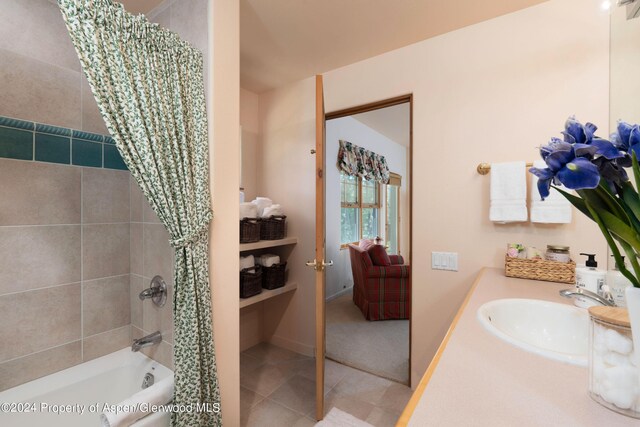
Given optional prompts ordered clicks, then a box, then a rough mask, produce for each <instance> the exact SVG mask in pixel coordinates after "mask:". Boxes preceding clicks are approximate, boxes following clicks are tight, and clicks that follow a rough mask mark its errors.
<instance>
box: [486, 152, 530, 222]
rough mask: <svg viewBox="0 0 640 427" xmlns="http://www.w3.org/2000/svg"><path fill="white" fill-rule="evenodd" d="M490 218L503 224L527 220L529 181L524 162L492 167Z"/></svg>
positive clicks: (494, 164) (498, 164)
mask: <svg viewBox="0 0 640 427" xmlns="http://www.w3.org/2000/svg"><path fill="white" fill-rule="evenodd" d="M489 218H490V219H491V221H493V222H498V223H501V224H505V223H508V222H523V221H526V220H527V179H526V176H525V163H524V162H511V163H493V164H492V165H491V207H490V208H489Z"/></svg>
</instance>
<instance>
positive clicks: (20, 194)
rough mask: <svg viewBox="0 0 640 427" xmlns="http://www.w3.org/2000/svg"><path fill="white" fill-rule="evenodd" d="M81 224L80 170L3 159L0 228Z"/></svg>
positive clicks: (0, 163)
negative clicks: (0, 226)
mask: <svg viewBox="0 0 640 427" xmlns="http://www.w3.org/2000/svg"><path fill="white" fill-rule="evenodd" d="M79 223H80V169H79V168H74V167H70V166H62V165H55V164H51V163H39V162H25V161H21V160H10V159H0V225H25V224H31V225H36V224H79Z"/></svg>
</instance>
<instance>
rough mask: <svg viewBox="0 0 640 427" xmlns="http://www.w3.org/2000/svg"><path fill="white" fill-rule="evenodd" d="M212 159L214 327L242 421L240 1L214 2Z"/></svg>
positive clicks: (230, 404)
mask: <svg viewBox="0 0 640 427" xmlns="http://www.w3.org/2000/svg"><path fill="white" fill-rule="evenodd" d="M208 17H209V29H210V31H209V49H210V51H211V55H210V56H209V60H208V62H209V66H210V72H209V74H208V76H209V92H208V98H209V109H208V120H209V147H210V149H209V159H210V160H209V162H210V167H211V184H210V188H211V196H212V199H213V213H214V218H213V222H212V227H211V233H210V239H211V240H210V245H209V250H210V261H209V267H210V273H209V275H210V276H209V277H210V279H211V291H212V310H213V333H214V337H215V341H216V363H217V367H218V379H219V381H220V395H221V399H222V416H223V419H222V421H223V424H224V425H225V426H238V425H240V338H239V336H240V330H239V323H240V315H239V312H240V298H239V290H238V280H239V276H238V271H239V267H240V266H239V256H238V254H239V251H240V243H239V239H238V236H239V235H240V229H239V226H240V225H239V221H238V188H239V186H240V132H239V129H240V105H239V98H240V97H239V93H240V7H239V4H238V2H235V1H213V2H209V13H208Z"/></svg>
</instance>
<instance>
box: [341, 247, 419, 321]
mask: <svg viewBox="0 0 640 427" xmlns="http://www.w3.org/2000/svg"><path fill="white" fill-rule="evenodd" d="M349 256H350V257H351V271H352V273H353V302H354V303H355V304H356V305H357V306H358V308H360V311H362V314H363V315H364V317H365V318H366V319H367V320H390V319H408V318H409V316H410V315H411V268H410V266H408V265H402V264H403V263H404V259H403V258H402V256H400V255H390V256H389V258H390V259H391V265H389V266H377V265H373V262H372V261H371V257H370V256H369V253H368V252H367V251H366V250H365V249H363V248H361V247H359V246H357V245H349Z"/></svg>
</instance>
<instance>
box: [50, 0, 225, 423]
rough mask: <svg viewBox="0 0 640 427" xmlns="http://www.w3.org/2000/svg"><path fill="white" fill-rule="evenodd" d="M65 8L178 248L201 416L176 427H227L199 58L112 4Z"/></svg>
mask: <svg viewBox="0 0 640 427" xmlns="http://www.w3.org/2000/svg"><path fill="white" fill-rule="evenodd" d="M58 5H59V6H60V9H61V11H62V15H63V17H64V20H65V22H66V25H67V29H68V30H69V34H70V35H71V39H72V40H73V44H74V45H75V48H76V51H77V53H78V57H79V58H80V62H81V63H82V68H83V69H84V72H85V74H86V76H87V79H88V81H89V84H90V86H91V89H92V91H93V94H94V96H95V98H96V100H97V102H98V107H99V108H100V112H101V113H102V116H103V118H104V120H105V123H106V125H107V128H108V129H109V132H110V133H111V135H112V136H113V138H114V140H115V141H116V145H117V147H118V150H119V151H120V154H121V155H122V158H123V159H124V161H125V163H126V164H127V166H128V168H129V170H130V171H131V175H132V176H133V177H134V178H135V180H136V181H137V182H138V185H139V186H140V188H141V189H142V191H143V193H144V195H145V197H146V198H147V200H148V201H149V203H150V204H151V206H152V208H153V210H154V211H155V212H156V214H157V215H158V217H159V218H160V220H161V221H162V223H163V224H164V226H165V227H166V229H167V230H168V232H169V235H170V238H171V245H172V246H173V247H174V248H175V255H176V256H175V284H174V301H173V311H174V334H175V339H174V341H175V344H174V360H175V395H174V404H176V405H180V406H183V405H185V406H187V407H188V405H192V407H193V408H194V410H193V411H188V412H174V413H173V414H172V425H174V426H180V427H188V426H217V425H221V414H220V411H219V410H218V408H219V406H218V405H219V402H220V394H219V388H218V380H217V373H216V362H215V353H214V345H213V335H212V320H211V299H210V289H209V273H208V257H209V254H208V230H209V222H210V221H211V218H212V212H211V207H210V206H211V201H210V196H209V169H208V168H209V166H208V140H207V120H206V111H205V98H204V80H203V78H204V77H203V56H202V53H201V52H200V51H198V50H197V49H195V48H193V47H192V46H190V45H189V44H188V43H187V42H185V41H183V40H181V39H180V38H179V37H178V36H177V35H176V34H174V33H172V32H170V31H167V30H164V29H162V28H160V27H159V26H158V25H157V24H152V23H149V22H148V21H147V19H146V18H145V17H144V16H142V15H138V16H133V15H131V14H129V13H127V12H126V11H125V10H124V8H123V7H122V5H121V4H119V3H115V2H113V1H112V0H58ZM196 404H200V405H202V404H208V405H209V406H208V408H206V409H202V406H200V408H199V409H200V410H196Z"/></svg>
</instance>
